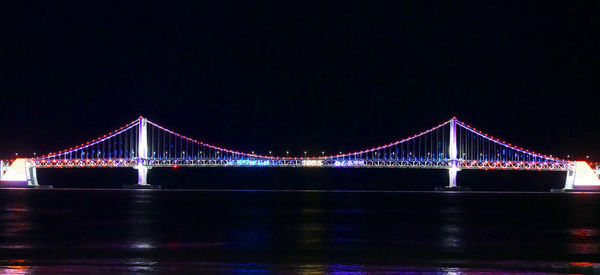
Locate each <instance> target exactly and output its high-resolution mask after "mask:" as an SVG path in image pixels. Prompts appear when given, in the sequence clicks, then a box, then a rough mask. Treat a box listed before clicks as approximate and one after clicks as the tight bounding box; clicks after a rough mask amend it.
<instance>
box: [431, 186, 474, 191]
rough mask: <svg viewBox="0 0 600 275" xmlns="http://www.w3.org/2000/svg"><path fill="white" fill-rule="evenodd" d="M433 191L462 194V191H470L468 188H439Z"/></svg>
mask: <svg viewBox="0 0 600 275" xmlns="http://www.w3.org/2000/svg"><path fill="white" fill-rule="evenodd" d="M435 191H446V192H462V191H471V188H469V187H461V186H453V187H450V186H439V187H436V188H435Z"/></svg>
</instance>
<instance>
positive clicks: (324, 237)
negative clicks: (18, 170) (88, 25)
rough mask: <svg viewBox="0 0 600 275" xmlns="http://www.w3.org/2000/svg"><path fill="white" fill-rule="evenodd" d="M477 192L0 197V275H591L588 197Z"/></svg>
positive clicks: (594, 228)
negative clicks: (546, 274)
mask: <svg viewBox="0 0 600 275" xmlns="http://www.w3.org/2000/svg"><path fill="white" fill-rule="evenodd" d="M40 194H43V195H44V196H41V195H40ZM477 196H487V197H485V198H481V197H477ZM477 196H475V195H464V194H463V195H461V194H453V195H448V194H413V193H408V194H403V193H401V192H398V193H385V194H383V193H382V194H379V193H374V192H372V193H364V194H363V193H360V194H356V193H335V194H327V193H300V192H298V193H293V192H288V193H268V192H262V193H240V192H231V193H227V192H218V193H211V192H196V193H186V192H181V193H173V192H126V193H125V192H123V193H122V192H113V193H104V192H82V191H78V192H68V191H60V190H58V191H52V192H46V193H43V192H42V193H40V192H37V193H35V192H33V193H32V192H30V193H28V192H27V191H26V190H11V192H2V191H0V207H1V208H0V225H1V226H2V229H1V230H0V274H29V273H72V274H80V273H92V272H101V273H181V272H191V273H194V272H195V273H203V272H211V273H227V274H230V273H297V274H319V273H328V274H370V273H386V272H393V273H396V272H397V273H402V272H419V273H431V274H462V273H472V272H489V273H490V274H493V273H494V272H500V271H502V272H506V271H507V270H508V271H511V270H512V271H515V270H517V271H519V270H527V271H536V270H537V271H539V270H541V271H551V272H563V271H565V272H575V273H577V272H579V273H590V272H596V271H598V270H600V266H599V264H598V262H599V261H600V259H598V255H599V253H600V250H599V245H600V229H599V228H600V219H599V217H598V216H594V215H595V214H597V213H598V211H597V209H598V208H600V207H599V206H600V203H599V202H598V200H590V199H589V197H586V198H585V199H582V200H572V199H571V197H565V198H567V199H561V198H562V197H556V196H544V195H536V196H538V197H537V198H536V201H535V204H533V205H532V203H531V200H530V198H528V197H526V196H525V197H523V196H522V197H519V196H516V195H515V196H510V195H506V194H504V195H494V196H492V195H485V194H483V195H482V194H477ZM596 198H598V197H596ZM509 199H510V204H509V203H506V202H507V201H509ZM513 204H514V206H513ZM536 204H537V205H536ZM499 205H500V206H501V207H499ZM525 205H526V206H528V207H529V208H527V207H524V206H525ZM100 206H101V207H100ZM554 208H555V210H552V211H549V210H547V209H554ZM556 209H559V210H556ZM560 209H564V211H562V212H561V210H560ZM484 210H488V211H489V210H493V211H494V217H493V218H492V217H490V216H489V214H487V212H486V211H484ZM490 236H492V237H490ZM518 253H521V254H518ZM46 255H48V257H46ZM512 255H517V256H512ZM547 255H551V256H552V257H547ZM528 257H529V258H528ZM561 257H562V258H561ZM515 258H516V259H519V260H520V261H514V259H515ZM509 260H511V261H512V262H511V261H509ZM490 267H492V268H493V269H491V270H490V269H489V268H490ZM499 270H500V271H499Z"/></svg>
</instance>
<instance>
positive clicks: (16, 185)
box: [0, 181, 53, 189]
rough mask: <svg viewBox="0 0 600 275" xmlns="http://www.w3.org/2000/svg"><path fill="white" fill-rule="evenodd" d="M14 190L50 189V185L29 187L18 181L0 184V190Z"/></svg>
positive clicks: (25, 183)
mask: <svg viewBox="0 0 600 275" xmlns="http://www.w3.org/2000/svg"><path fill="white" fill-rule="evenodd" d="M15 188H23V189H51V188H53V186H52V185H30V184H27V182H20V181H14V182H11V181H3V182H2V184H0V189H15Z"/></svg>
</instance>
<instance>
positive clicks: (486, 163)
mask: <svg viewBox="0 0 600 275" xmlns="http://www.w3.org/2000/svg"><path fill="white" fill-rule="evenodd" d="M116 167H130V168H135V169H137V170H138V183H137V184H135V185H132V187H135V188H153V187H155V186H153V185H150V184H148V180H147V175H148V170H149V169H152V168H159V167H310V168H319V167H320V168H325V167H329V168H416V169H446V170H448V175H449V181H448V185H447V186H446V187H445V188H444V189H445V190H460V187H458V185H457V184H456V175H457V172H458V171H460V170H463V169H478V170H530V171H557V172H566V174H567V176H566V180H565V187H564V189H562V190H563V191H570V190H575V191H580V190H593V189H598V190H600V179H599V178H598V177H599V175H600V165H596V166H595V170H594V169H592V168H591V167H590V166H589V165H588V164H587V163H586V162H582V161H569V160H564V159H560V158H557V157H553V156H552V155H544V154H540V153H536V152H533V151H529V150H526V149H523V148H521V147H518V146H515V145H513V144H511V143H508V142H505V141H503V140H501V139H498V138H495V137H493V136H489V135H487V134H485V133H483V132H481V131H480V130H477V129H476V128H474V127H471V126H470V125H468V124H466V123H464V122H462V121H459V120H458V119H456V118H455V117H453V118H451V119H450V120H448V121H444V122H443V123H440V124H438V125H436V126H434V127H432V128H430V129H427V130H425V131H422V132H419V133H417V134H415V135H412V136H410V137H406V138H404V139H400V140H397V141H394V142H391V143H388V144H384V145H381V146H377V147H371V148H365V149H363V150H360V151H354V152H346V153H340V154H335V155H328V156H325V155H321V156H288V155H286V156H273V155H271V154H269V155H261V154H255V153H254V152H252V153H248V152H241V151H236V150H232V149H227V148H222V147H219V146H215V145H211V144H207V143H205V142H202V141H199V140H196V139H193V138H189V137H187V136H184V135H181V134H179V133H177V132H174V131H171V130H169V129H167V128H165V127H163V126H160V125H158V124H156V123H154V122H152V121H149V120H148V119H146V118H144V117H139V118H138V119H136V120H134V121H132V122H130V123H128V124H126V125H124V126H122V127H120V128H118V129H115V130H114V131H111V132H109V133H107V134H106V135H103V136H100V137H98V138H96V139H92V140H90V141H87V142H85V143H82V144H80V145H77V146H73V147H70V148H66V149H64V150H60V151H58V152H51V153H49V154H46V155H42V156H34V157H30V158H20V159H14V160H6V161H5V160H3V161H1V162H0V187H1V186H11V187H38V186H40V185H39V184H38V182H37V173H36V169H38V168H116Z"/></svg>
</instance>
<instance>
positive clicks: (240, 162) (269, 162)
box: [34, 158, 570, 171]
mask: <svg viewBox="0 0 600 275" xmlns="http://www.w3.org/2000/svg"><path fill="white" fill-rule="evenodd" d="M143 163H144V165H145V166H148V167H345V168H417V169H448V168H450V166H451V165H450V164H451V161H450V160H439V161H437V160H422V161H416V160H411V161H408V160H383V159H382V160H341V159H340V160H332V159H285V160H284V159H147V160H144V162H143ZM34 165H35V167H37V168H78V167H79V168H103V167H104V168H110V167H113V168H115V167H136V166H137V165H138V164H137V159H133V158H131V159H67V160H52V161H49V160H34ZM569 165H570V163H569V162H513V161H510V162H501V161H467V160H458V161H457V167H458V168H459V169H477V170H538V171H567V170H568V168H569Z"/></svg>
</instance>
